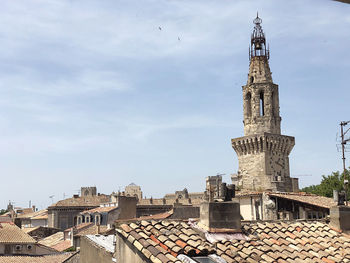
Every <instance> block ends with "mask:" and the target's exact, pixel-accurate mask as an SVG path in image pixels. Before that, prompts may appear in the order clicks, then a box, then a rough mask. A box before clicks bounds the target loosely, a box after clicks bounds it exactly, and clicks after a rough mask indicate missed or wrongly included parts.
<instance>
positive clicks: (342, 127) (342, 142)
mask: <svg viewBox="0 0 350 263" xmlns="http://www.w3.org/2000/svg"><path fill="white" fill-rule="evenodd" d="M349 123H350V121H342V122H341V123H340V133H341V135H340V137H341V151H342V159H343V175H344V190H345V202H346V205H347V204H348V201H347V199H348V197H347V190H348V184H349V181H348V179H346V178H345V172H346V165H345V144H346V143H347V142H348V141H350V138H349V139H345V135H346V133H347V132H348V131H349V130H350V128H348V129H347V130H345V129H344V127H345V126H346V125H348V124H349ZM344 130H345V131H344Z"/></svg>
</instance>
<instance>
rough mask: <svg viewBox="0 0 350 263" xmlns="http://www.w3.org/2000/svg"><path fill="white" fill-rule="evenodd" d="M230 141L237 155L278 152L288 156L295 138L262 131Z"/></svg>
mask: <svg viewBox="0 0 350 263" xmlns="http://www.w3.org/2000/svg"><path fill="white" fill-rule="evenodd" d="M231 143H232V148H233V149H234V150H235V151H236V153H237V155H238V156H241V155H246V154H254V153H260V152H279V153H283V154H285V155H287V156H288V155H289V153H290V152H291V151H292V149H293V147H294V145H295V138H294V137H292V136H286V135H278V134H271V133H263V134H254V135H250V136H244V137H239V138H235V139H231Z"/></svg>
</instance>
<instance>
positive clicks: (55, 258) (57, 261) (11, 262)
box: [0, 253, 73, 263]
mask: <svg viewBox="0 0 350 263" xmlns="http://www.w3.org/2000/svg"><path fill="white" fill-rule="evenodd" d="M72 255H73V253H63V254H54V255H45V256H0V262H1V263H23V262H25V263H62V262H64V261H65V260H67V259H68V258H70V257H71V256H72Z"/></svg>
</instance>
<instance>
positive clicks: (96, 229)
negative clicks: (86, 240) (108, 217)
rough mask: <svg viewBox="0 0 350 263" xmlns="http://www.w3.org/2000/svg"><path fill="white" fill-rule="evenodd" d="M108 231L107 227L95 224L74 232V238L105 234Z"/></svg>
mask: <svg viewBox="0 0 350 263" xmlns="http://www.w3.org/2000/svg"><path fill="white" fill-rule="evenodd" d="M107 229H108V227H107V226H97V225H95V224H91V225H90V226H88V227H85V228H83V229H80V230H77V231H74V236H86V235H95V234H101V233H104V232H106V231H107Z"/></svg>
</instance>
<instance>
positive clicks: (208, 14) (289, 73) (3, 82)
mask: <svg viewBox="0 0 350 263" xmlns="http://www.w3.org/2000/svg"><path fill="white" fill-rule="evenodd" d="M1 3H2V7H1V9H0V177H1V184H0V186H1V190H0V208H5V207H6V205H7V204H8V202H9V200H11V202H13V203H14V204H15V206H23V207H27V206H28V205H29V202H30V201H31V204H34V205H36V206H37V207H38V208H39V209H43V208H46V207H47V206H48V205H50V204H51V203H52V202H56V201H58V200H60V199H63V198H68V197H71V196H72V195H73V194H77V193H78V191H79V189H80V187H81V186H96V187H97V190H98V192H100V193H105V194H110V193H111V192H113V191H118V190H123V189H124V187H125V186H126V185H128V184H130V183H132V182H133V183H135V184H138V185H140V186H141V188H142V190H143V193H144V196H146V197H151V196H152V197H153V198H156V197H162V196H163V195H164V194H166V193H173V192H175V191H177V190H182V189H183V188H185V187H186V188H187V189H188V190H189V191H190V192H199V191H203V190H204V188H205V178H206V177H207V176H212V175H216V174H217V173H222V174H225V175H224V176H223V179H224V181H226V182H228V183H230V174H232V173H236V172H237V170H238V160H237V156H236V153H235V152H234V150H233V149H232V147H231V143H230V140H231V138H235V137H241V136H243V123H242V120H243V109H242V108H243V106H242V86H243V85H245V84H246V81H247V73H248V66H249V59H248V46H249V41H250V34H251V32H252V29H253V26H254V25H253V22H252V21H253V19H254V18H255V16H256V12H257V11H259V16H260V17H261V18H262V20H263V22H262V27H263V29H264V31H265V33H266V38H267V42H268V43H269V44H270V55H271V56H270V67H271V70H272V72H273V75H272V77H273V81H274V83H276V84H278V85H279V94H280V114H281V117H282V134H285V135H289V136H295V139H296V145H295V147H294V149H293V151H292V153H291V155H290V170H291V176H292V177H299V181H300V186H301V187H303V186H307V185H310V184H317V183H319V182H320V180H321V178H322V175H328V174H330V173H331V172H332V171H337V170H341V169H342V161H341V153H340V152H339V151H338V150H337V147H336V145H337V144H339V132H340V126H339V123H340V122H341V121H345V120H350V107H349V98H350V87H349V72H350V52H349V43H350V31H349V28H350V5H347V4H344V3H340V2H335V1H329V0H306V1H305V0H294V1H281V0H267V1H266V0H264V1H263V0H256V1H248V0H235V1H232V0H230V1H229V0H191V1H188V0H104V1H96V0H95V1H92V0H50V1H44V0H18V1H12V0H3V1H2V2H1ZM337 136H338V137H337ZM347 155H348V156H347V157H348V159H347V166H350V163H349V160H350V154H347ZM50 196H51V198H50ZM52 196H53V197H52Z"/></svg>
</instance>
